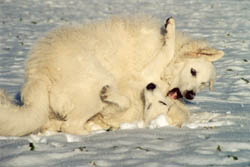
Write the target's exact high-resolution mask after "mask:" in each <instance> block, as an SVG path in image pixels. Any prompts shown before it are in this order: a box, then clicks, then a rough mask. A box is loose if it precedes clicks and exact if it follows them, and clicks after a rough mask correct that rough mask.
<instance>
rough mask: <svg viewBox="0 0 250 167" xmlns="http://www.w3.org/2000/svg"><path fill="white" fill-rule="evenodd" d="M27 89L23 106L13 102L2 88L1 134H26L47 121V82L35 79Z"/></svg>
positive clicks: (0, 97) (0, 93)
mask: <svg viewBox="0 0 250 167" xmlns="http://www.w3.org/2000/svg"><path fill="white" fill-rule="evenodd" d="M25 89H27V91H25V92H24V93H26V94H23V101H24V104H23V105H22V106H17V105H15V104H13V103H12V102H11V100H10V99H9V98H8V96H7V95H6V93H5V92H4V91H3V90H1V89H0V136H24V135H27V134H30V133H32V132H34V131H36V130H38V129H39V128H40V127H41V126H42V125H44V124H45V123H46V121H47V119H48V111H49V98H48V88H47V85H46V82H43V81H42V80H39V81H33V82H32V83H28V84H26V88H25Z"/></svg>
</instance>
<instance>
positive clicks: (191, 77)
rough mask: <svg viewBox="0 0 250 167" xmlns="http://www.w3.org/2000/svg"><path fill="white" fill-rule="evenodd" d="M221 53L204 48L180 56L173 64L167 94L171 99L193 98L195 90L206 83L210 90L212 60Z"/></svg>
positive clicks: (212, 73)
mask: <svg viewBox="0 0 250 167" xmlns="http://www.w3.org/2000/svg"><path fill="white" fill-rule="evenodd" d="M223 55H224V52H222V51H217V50H215V49H211V48H206V49H202V50H198V51H197V52H192V53H188V55H185V56H183V57H182V58H180V59H179V60H178V61H177V62H175V64H174V69H173V70H175V72H174V73H173V74H174V76H172V78H173V79H172V82H171V83H170V88H169V91H168V93H167V95H168V96H169V97H171V98H172V99H178V98H182V97H184V98H185V99H188V100H193V99H194V97H195V95H196V94H197V92H199V91H200V90H202V89H203V88H205V87H206V86H207V85H209V88H210V90H212V88H213V87H212V86H213V83H214V82H215V78H216V71H215V67H214V66H213V64H212V62H213V61H216V60H218V59H220V58H221V57H222V56H223Z"/></svg>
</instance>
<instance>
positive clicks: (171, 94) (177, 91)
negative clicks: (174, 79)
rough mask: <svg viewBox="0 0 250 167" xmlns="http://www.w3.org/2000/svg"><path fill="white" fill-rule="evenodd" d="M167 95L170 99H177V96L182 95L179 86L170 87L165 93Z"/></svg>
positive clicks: (180, 96)
mask: <svg viewBox="0 0 250 167" xmlns="http://www.w3.org/2000/svg"><path fill="white" fill-rule="evenodd" d="M167 96H168V97H170V98H171V99H179V98H182V97H183V96H182V94H181V91H180V89H179V88H173V89H171V90H170V91H169V92H168V93H167Z"/></svg>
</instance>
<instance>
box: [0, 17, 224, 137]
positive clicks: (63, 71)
mask: <svg viewBox="0 0 250 167" xmlns="http://www.w3.org/2000/svg"><path fill="white" fill-rule="evenodd" d="M170 25H171V26H169V27H170V29H172V30H170V33H167V34H164V33H162V31H161V24H160V23H159V22H158V21H156V20H155V19H153V18H151V17H150V16H136V17H113V18H112V19H109V20H106V21H100V22H95V23H92V24H88V25H82V26H72V27H62V28H59V29H56V30H54V31H52V32H50V33H49V34H48V35H46V36H45V37H44V38H42V39H41V40H39V41H38V42H37V44H36V45H35V46H34V47H33V49H32V50H31V51H30V54H29V57H28V60H27V63H26V68H25V83H24V86H23V88H22V94H21V97H22V101H23V103H24V105H23V106H16V105H14V104H11V103H10V100H9V99H8V98H7V95H6V94H5V93H4V92H2V91H0V135H6V136H22V135H26V134H29V133H32V132H35V131H36V130H40V129H42V130H54V131H63V132H68V133H73V134H86V133H89V131H90V130H89V129H88V128H86V127H85V124H86V123H87V122H88V121H89V120H90V119H91V118H92V117H93V116H95V115H96V114H98V113H100V112H101V113H103V115H104V116H105V120H106V122H108V124H110V125H112V126H115V125H117V124H118V125H120V123H123V122H133V121H136V120H140V119H141V118H142V117H143V106H144V105H143V102H142V100H141V92H142V90H143V88H144V87H145V86H146V84H148V82H155V83H156V84H157V85H159V86H160V87H161V88H162V90H163V92H164V94H165V93H166V92H167V91H168V90H169V88H170V87H179V86H180V87H181V90H182V91H185V89H191V88H192V89H195V90H196V91H199V90H200V85H201V82H208V81H209V80H211V77H212V78H213V79H214V73H215V72H214V68H213V66H212V64H211V63H210V61H211V60H209V58H205V57H213V58H214V57H215V56H214V55H216V56H217V58H214V59H213V61H214V60H216V59H218V58H220V57H222V55H223V54H222V52H219V51H217V52H216V51H214V50H213V51H214V52H215V53H214V54H213V55H212V56H211V55H210V56H204V55H209V54H203V52H202V51H203V50H202V49H208V47H207V45H204V44H202V46H201V45H200V44H199V43H195V42H193V41H192V40H190V39H189V38H187V37H183V36H178V35H177V36H176V42H175V37H174V35H175V33H174V22H171V23H170ZM175 45H176V47H175ZM174 47H175V49H176V48H177V50H175V52H176V54H175V57H174V55H173V54H174ZM178 47H179V49H178ZM180 48H182V49H180ZM208 50H209V49H208ZM210 50H211V49H210ZM186 55H187V56H192V57H193V56H194V55H195V56H198V57H199V58H195V59H194V58H191V59H190V58H182V56H186ZM193 64H195V65H196V66H197V68H199V70H200V73H199V74H200V75H201V77H197V78H199V79H193V78H191V77H189V76H187V77H186V75H188V71H189V70H190V69H188V68H189V67H190V66H192V65H193ZM203 66H206V67H207V68H208V69H206V70H203V69H202V68H203ZM185 77H186V78H185ZM184 81H188V83H190V82H191V85H190V86H188V87H186V83H185V82H184ZM179 84H180V85H179ZM105 85H109V87H110V88H111V89H110V90H108V91H111V92H115V93H114V94H115V95H111V96H115V97H118V99H119V100H115V101H114V100H113V101H114V103H112V99H114V98H111V100H110V99H106V98H105V96H103V98H100V92H101V90H102V89H103V87H104V86H105ZM107 93H109V92H107ZM111 94H113V93H111ZM115 99H116V98H115ZM110 101H111V103H110ZM120 101H122V102H120ZM116 103H119V104H118V105H117V104H116ZM120 105H121V106H123V107H120ZM105 114H106V115H105Z"/></svg>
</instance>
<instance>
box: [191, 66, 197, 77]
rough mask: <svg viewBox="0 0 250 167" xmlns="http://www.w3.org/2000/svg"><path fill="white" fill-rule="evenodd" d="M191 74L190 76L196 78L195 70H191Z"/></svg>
mask: <svg viewBox="0 0 250 167" xmlns="http://www.w3.org/2000/svg"><path fill="white" fill-rule="evenodd" d="M191 74H192V76H194V77H196V74H197V72H196V70H195V69H193V68H191Z"/></svg>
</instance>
